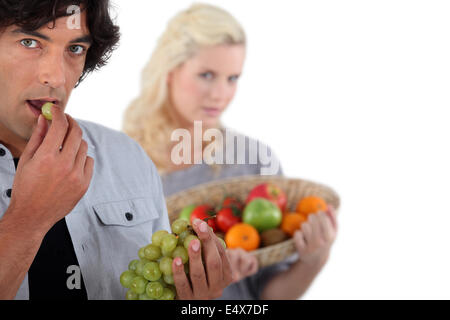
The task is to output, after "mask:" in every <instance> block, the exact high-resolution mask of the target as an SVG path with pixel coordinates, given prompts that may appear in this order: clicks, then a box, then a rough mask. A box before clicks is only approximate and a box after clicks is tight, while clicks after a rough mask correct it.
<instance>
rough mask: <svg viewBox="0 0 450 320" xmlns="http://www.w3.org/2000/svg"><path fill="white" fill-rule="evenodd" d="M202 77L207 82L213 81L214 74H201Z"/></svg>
mask: <svg viewBox="0 0 450 320" xmlns="http://www.w3.org/2000/svg"><path fill="white" fill-rule="evenodd" d="M200 77H202V78H204V79H206V80H211V79H212V78H213V74H212V72H205V73H202V74H200Z"/></svg>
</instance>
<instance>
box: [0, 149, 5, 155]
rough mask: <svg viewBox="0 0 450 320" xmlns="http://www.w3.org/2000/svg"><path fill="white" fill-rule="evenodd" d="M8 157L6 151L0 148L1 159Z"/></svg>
mask: <svg viewBox="0 0 450 320" xmlns="http://www.w3.org/2000/svg"><path fill="white" fill-rule="evenodd" d="M5 155H6V151H5V149H3V148H0V157H4V156H5Z"/></svg>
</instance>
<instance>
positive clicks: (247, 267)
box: [227, 248, 258, 283]
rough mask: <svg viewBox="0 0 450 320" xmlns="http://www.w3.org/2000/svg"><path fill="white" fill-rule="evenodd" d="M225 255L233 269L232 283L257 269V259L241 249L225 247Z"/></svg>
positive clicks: (252, 273)
mask: <svg viewBox="0 0 450 320" xmlns="http://www.w3.org/2000/svg"><path fill="white" fill-rule="evenodd" d="M227 256H228V260H230V264H231V270H232V271H233V283H235V282H239V281H241V280H242V279H244V278H246V277H249V276H251V275H254V274H255V273H256V272H257V271H258V259H256V257H255V256H254V255H253V254H251V253H249V252H247V251H245V250H243V249H240V248H238V249H227Z"/></svg>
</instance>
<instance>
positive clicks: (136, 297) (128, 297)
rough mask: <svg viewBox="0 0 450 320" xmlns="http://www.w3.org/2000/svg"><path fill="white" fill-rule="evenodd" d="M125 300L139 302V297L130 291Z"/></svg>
mask: <svg viewBox="0 0 450 320" xmlns="http://www.w3.org/2000/svg"><path fill="white" fill-rule="evenodd" d="M125 299H127V300H139V295H138V294H137V293H135V292H133V291H132V290H128V291H127V294H126V295H125Z"/></svg>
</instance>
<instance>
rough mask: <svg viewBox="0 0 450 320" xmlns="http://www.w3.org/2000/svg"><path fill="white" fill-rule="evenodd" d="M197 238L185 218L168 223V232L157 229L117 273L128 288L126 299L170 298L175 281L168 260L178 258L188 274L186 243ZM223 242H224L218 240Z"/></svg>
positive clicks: (170, 261)
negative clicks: (123, 270)
mask: <svg viewBox="0 0 450 320" xmlns="http://www.w3.org/2000/svg"><path fill="white" fill-rule="evenodd" d="M195 239H198V237H197V236H196V234H195V231H194V229H192V227H191V226H190V225H189V223H188V222H187V221H186V220H182V219H178V220H176V221H174V222H173V223H172V233H169V232H167V231H166V230H160V231H157V232H155V233H154V234H153V235H152V242H151V243H150V244H148V245H147V246H145V247H142V248H140V249H139V251H138V256H139V259H137V260H132V261H131V262H130V264H129V265H128V270H127V271H125V272H123V273H122V275H121V276H120V283H121V284H122V286H123V287H125V288H127V289H129V290H128V291H127V293H126V297H125V298H126V299H127V300H174V299H175V298H176V289H175V283H174V280H173V275H172V261H173V259H175V258H177V257H180V258H181V260H182V261H183V264H184V271H185V272H186V274H189V263H188V262H189V255H188V248H189V243H190V242H191V241H192V240H195ZM222 245H224V242H222Z"/></svg>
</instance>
